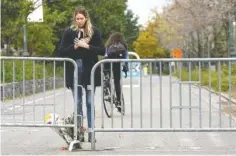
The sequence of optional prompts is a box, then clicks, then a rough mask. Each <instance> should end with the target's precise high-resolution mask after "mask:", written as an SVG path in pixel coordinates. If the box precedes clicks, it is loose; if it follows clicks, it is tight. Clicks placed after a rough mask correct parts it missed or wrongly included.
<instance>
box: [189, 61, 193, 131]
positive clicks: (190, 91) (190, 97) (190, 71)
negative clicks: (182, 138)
mask: <svg viewBox="0 0 236 156" xmlns="http://www.w3.org/2000/svg"><path fill="white" fill-rule="evenodd" d="M188 65H189V66H188V71H189V72H188V80H189V81H190V82H191V80H192V64H191V62H189V63H188ZM191 106H192V84H191V83H189V127H190V128H192V108H191Z"/></svg>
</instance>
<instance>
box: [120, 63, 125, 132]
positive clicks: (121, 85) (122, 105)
mask: <svg viewBox="0 0 236 156" xmlns="http://www.w3.org/2000/svg"><path fill="white" fill-rule="evenodd" d="M122 63H125V62H121V63H120V69H122ZM120 72H121V71H120ZM120 75H121V79H120V90H121V91H120V94H121V95H120V98H121V99H120V101H121V128H123V127H124V117H123V112H124V111H125V109H124V107H125V106H124V105H125V104H124V101H123V98H124V97H123V74H122V73H121V74H120ZM124 113H125V112H124Z"/></svg>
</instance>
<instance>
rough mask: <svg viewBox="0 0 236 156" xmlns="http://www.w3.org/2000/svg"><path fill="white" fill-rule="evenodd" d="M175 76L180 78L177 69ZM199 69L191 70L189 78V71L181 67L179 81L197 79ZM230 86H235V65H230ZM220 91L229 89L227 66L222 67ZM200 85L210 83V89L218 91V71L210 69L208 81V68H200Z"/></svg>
mask: <svg viewBox="0 0 236 156" xmlns="http://www.w3.org/2000/svg"><path fill="white" fill-rule="evenodd" d="M174 75H175V76H176V77H178V78H180V73H179V71H177V72H176V73H175V74H174ZM199 76H200V75H199V70H198V69H195V70H192V71H191V77H190V78H191V79H190V78H189V73H188V71H187V69H186V68H183V69H182V71H181V81H190V80H191V81H199ZM231 76H232V78H231V86H232V87H236V66H232V72H231ZM220 78H221V91H222V92H227V91H228V90H229V70H228V67H222V70H221V73H220ZM200 81H201V85H202V86H209V85H210V84H211V87H212V89H214V90H216V91H219V89H220V88H219V85H220V84H219V74H218V72H215V71H211V81H210V82H209V70H208V69H202V70H201V80H200Z"/></svg>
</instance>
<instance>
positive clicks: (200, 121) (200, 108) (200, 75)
mask: <svg viewBox="0 0 236 156" xmlns="http://www.w3.org/2000/svg"><path fill="white" fill-rule="evenodd" d="M198 75H199V126H200V128H201V127H202V95H201V94H202V70H201V62H200V61H199V70H198Z"/></svg>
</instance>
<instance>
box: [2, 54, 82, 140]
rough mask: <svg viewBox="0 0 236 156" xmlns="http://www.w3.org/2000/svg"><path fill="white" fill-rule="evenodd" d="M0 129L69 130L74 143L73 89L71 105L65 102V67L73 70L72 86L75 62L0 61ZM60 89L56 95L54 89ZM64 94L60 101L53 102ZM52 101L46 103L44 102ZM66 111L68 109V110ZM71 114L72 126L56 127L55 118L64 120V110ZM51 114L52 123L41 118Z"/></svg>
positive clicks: (39, 58)
mask: <svg viewBox="0 0 236 156" xmlns="http://www.w3.org/2000/svg"><path fill="white" fill-rule="evenodd" d="M0 64H1V75H0V77H1V112H2V113H1V126H3V127H51V128H60V127H71V128H73V129H74V138H73V139H74V140H77V117H76V116H77V111H76V110H77V87H74V97H75V98H74V102H73V101H72V103H71V105H69V104H68V102H67V101H66V97H65V96H66V89H65V88H66V84H65V82H66V81H65V75H66V66H67V65H69V64H71V65H72V67H73V66H74V69H75V70H74V86H77V83H78V70H77V65H76V62H75V61H74V60H72V59H68V58H44V57H1V63H0ZM59 87H60V88H63V87H64V90H63V91H62V92H60V93H57V92H56V88H59ZM57 94H64V100H63V101H62V100H57V98H58V97H56V96H58V95H57ZM48 97H50V99H53V100H47V98H48ZM62 97H63V96H62ZM68 107H69V108H68ZM66 109H67V110H68V109H71V110H70V111H73V112H74V123H73V124H67V123H65V122H63V123H59V124H58V123H56V122H55V120H56V116H55V114H59V116H60V117H62V118H63V117H65V116H66V113H68V112H66V111H65V110H66ZM48 113H52V114H53V117H52V118H53V122H52V123H51V124H48V123H46V121H45V116H46V115H47V114H48Z"/></svg>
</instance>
